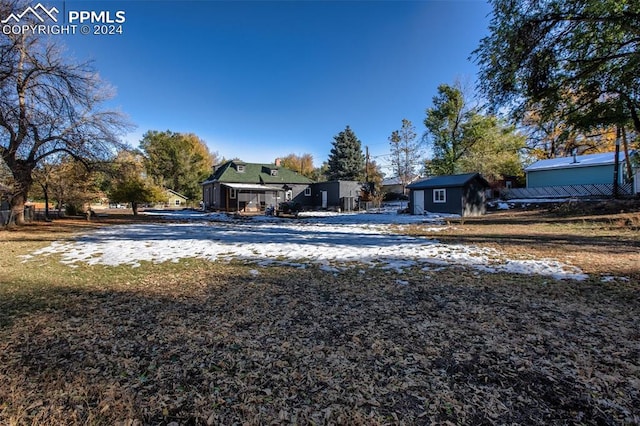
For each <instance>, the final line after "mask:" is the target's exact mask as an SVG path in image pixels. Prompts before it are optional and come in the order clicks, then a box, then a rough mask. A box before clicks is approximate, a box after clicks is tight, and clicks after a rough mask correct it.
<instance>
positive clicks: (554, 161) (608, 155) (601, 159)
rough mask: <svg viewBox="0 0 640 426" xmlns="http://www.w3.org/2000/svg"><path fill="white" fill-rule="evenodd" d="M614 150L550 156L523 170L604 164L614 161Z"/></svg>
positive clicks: (622, 154)
mask: <svg viewBox="0 0 640 426" xmlns="http://www.w3.org/2000/svg"><path fill="white" fill-rule="evenodd" d="M615 155H616V153H615V152H600V153H598V154H587V155H578V156H576V157H575V161H574V158H573V156H571V157H560V158H550V159H548V160H539V161H536V162H535V163H533V164H531V165H529V166H527V167H525V168H524V171H525V172H533V171H537V170H551V169H571V168H577V167H594V166H605V165H608V164H613V163H614V162H615V158H616V157H615ZM618 160H619V161H620V162H623V161H624V152H620V154H619V156H618Z"/></svg>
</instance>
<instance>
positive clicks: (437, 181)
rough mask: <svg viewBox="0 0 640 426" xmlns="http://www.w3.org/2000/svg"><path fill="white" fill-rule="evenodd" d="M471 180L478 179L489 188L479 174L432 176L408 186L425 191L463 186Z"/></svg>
mask: <svg viewBox="0 0 640 426" xmlns="http://www.w3.org/2000/svg"><path fill="white" fill-rule="evenodd" d="M473 179H480V181H481V182H482V183H483V184H484V185H485V186H487V187H488V186H489V183H488V182H487V181H486V180H485V179H484V178H483V177H482V176H481V175H480V173H465V174H461V175H445V176H434V177H430V178H426V179H422V180H419V181H417V182H414V183H412V184H411V185H408V186H407V188H410V189H427V188H450V187H455V186H464V185H466V184H467V183H468V182H469V181H471V180H473Z"/></svg>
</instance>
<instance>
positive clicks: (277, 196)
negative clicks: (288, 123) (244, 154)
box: [202, 159, 312, 212]
mask: <svg viewBox="0 0 640 426" xmlns="http://www.w3.org/2000/svg"><path fill="white" fill-rule="evenodd" d="M311 184H312V181H311V179H309V178H307V177H305V176H302V175H300V174H298V173H296V172H294V171H293V170H290V169H287V168H286V167H282V165H281V163H280V160H279V159H276V161H275V162H274V163H272V164H259V163H246V162H244V161H240V160H231V161H227V162H226V163H223V164H221V165H219V166H216V167H215V168H214V171H213V174H212V175H211V176H209V178H208V179H207V180H205V181H204V182H202V201H203V203H204V208H205V209H207V210H220V211H228V212H260V211H264V210H265V208H266V207H268V206H278V204H279V203H281V202H283V201H294V202H298V203H300V204H301V205H309V204H310V198H311Z"/></svg>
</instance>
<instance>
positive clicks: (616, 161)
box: [613, 126, 620, 198]
mask: <svg viewBox="0 0 640 426" xmlns="http://www.w3.org/2000/svg"><path fill="white" fill-rule="evenodd" d="M619 174H620V126H617V127H616V153H615V158H614V159H613V198H618V175H619Z"/></svg>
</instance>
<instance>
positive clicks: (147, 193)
mask: <svg viewBox="0 0 640 426" xmlns="http://www.w3.org/2000/svg"><path fill="white" fill-rule="evenodd" d="M144 161H145V159H144V157H143V156H142V155H141V154H140V153H138V152H135V151H128V150H123V151H121V152H120V153H118V156H117V157H116V159H115V161H114V162H113V163H112V165H111V170H110V172H109V175H110V180H109V188H108V194H109V199H110V200H111V201H112V202H116V203H128V204H130V205H131V209H132V211H133V214H134V216H135V215H137V214H138V207H139V206H140V205H141V204H145V203H156V202H161V201H166V200H167V197H166V194H165V192H164V190H163V188H162V187H161V186H159V185H157V184H156V183H155V182H154V180H153V179H152V178H151V177H149V176H148V175H147V173H146V171H145V168H144Z"/></svg>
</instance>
